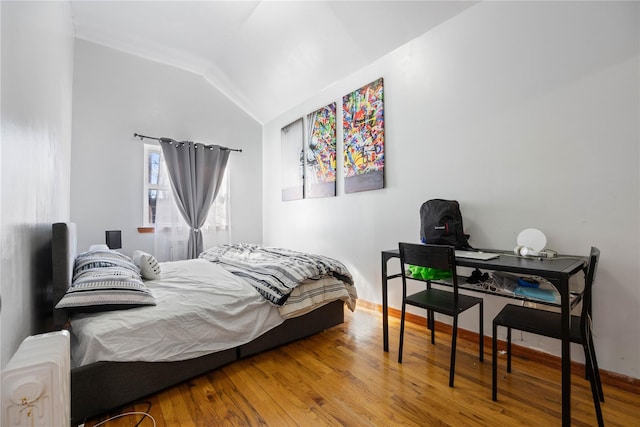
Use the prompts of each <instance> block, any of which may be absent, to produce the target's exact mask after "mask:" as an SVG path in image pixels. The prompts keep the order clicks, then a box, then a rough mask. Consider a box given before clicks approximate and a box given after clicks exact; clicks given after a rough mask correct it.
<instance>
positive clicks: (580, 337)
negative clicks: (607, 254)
mask: <svg viewBox="0 0 640 427" xmlns="http://www.w3.org/2000/svg"><path fill="white" fill-rule="evenodd" d="M599 259H600V251H599V250H598V249H597V248H594V247H592V248H591V255H590V257H589V264H588V265H587V266H586V268H585V269H586V272H585V282H584V291H583V293H582V309H581V312H580V315H579V316H576V315H572V316H571V332H570V338H571V342H573V343H577V344H581V345H582V348H583V349H584V357H585V373H586V377H587V378H588V379H589V380H590V382H591V394H592V395H593V403H594V406H595V409H596V416H597V418H598V425H603V424H604V423H603V420H602V411H601V409H600V402H601V401H602V402H604V394H603V393H602V382H601V381H600V370H599V369H598V362H597V360H596V351H595V348H594V346H593V338H592V333H591V303H592V292H591V290H592V288H593V283H594V279H595V275H596V268H597V266H598V260H599ZM551 262H553V261H551ZM561 325H562V318H561V314H560V313H557V312H552V311H549V310H542V309H537V308H531V307H523V306H517V305H513V304H507V305H505V306H504V308H503V309H502V310H501V311H500V313H498V315H497V316H496V317H495V319H493V363H492V367H493V383H492V398H493V400H497V398H498V384H497V380H498V374H497V370H498V362H497V354H498V339H497V331H498V326H504V327H505V328H507V372H509V373H511V329H516V330H519V331H524V332H529V333H533V334H537V335H542V336H546V337H550V338H556V339H561Z"/></svg>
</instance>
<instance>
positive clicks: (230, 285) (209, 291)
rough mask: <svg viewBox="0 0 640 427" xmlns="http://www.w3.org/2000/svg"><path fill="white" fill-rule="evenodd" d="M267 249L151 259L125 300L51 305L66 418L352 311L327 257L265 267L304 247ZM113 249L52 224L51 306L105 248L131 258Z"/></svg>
mask: <svg viewBox="0 0 640 427" xmlns="http://www.w3.org/2000/svg"><path fill="white" fill-rule="evenodd" d="M274 249H276V248H266V249H264V248H262V247H259V246H257V245H250V246H248V247H247V245H240V246H237V245H224V246H221V247H216V248H211V249H210V250H208V251H205V252H204V253H203V254H202V255H201V257H200V258H198V259H195V260H185V261H176V262H169V263H159V264H157V266H156V267H155V268H157V269H158V270H161V274H160V275H159V276H160V277H159V278H154V276H153V272H152V273H151V278H150V279H149V280H145V281H144V282H143V284H144V286H142V288H143V291H144V293H145V295H143V299H142V300H141V301H142V302H140V304H139V306H135V307H134V308H127V309H122V308H124V307H115V308H118V309H110V308H107V309H104V308H102V309H100V308H98V309H95V310H94V309H91V310H85V311H83V310H79V312H76V311H74V310H72V309H71V308H69V306H68V304H67V306H66V308H65V309H59V308H58V309H54V313H53V318H54V320H53V321H54V325H55V326H57V327H65V328H68V329H69V330H70V332H71V336H72V340H71V346H72V347H71V352H72V371H71V414H72V422H73V424H78V423H81V422H83V420H85V419H86V418H87V417H93V416H96V415H100V414H103V413H105V412H107V411H110V410H113V409H116V408H118V407H120V406H123V405H125V404H128V403H131V402H134V401H136V400H138V399H141V398H143V397H145V396H147V395H150V394H154V393H157V392H159V391H161V390H163V389H165V388H167V387H171V386H173V385H176V384H178V383H181V382H183V381H186V380H188V379H190V378H193V377H195V376H198V375H201V374H203V373H205V372H208V371H210V370H212V369H215V368H218V367H221V366H223V365H226V364H229V363H232V362H234V361H235V360H238V359H241V358H245V357H248V356H251V355H253V354H256V353H259V352H262V351H265V350H269V349H271V348H274V347H277V346H279V345H283V344H286V343H289V342H291V341H294V340H298V339H301V338H304V337H307V336H310V335H313V334H316V333H318V332H321V331H323V330H325V329H328V328H330V327H332V326H336V325H338V324H340V323H342V322H344V306H345V305H347V306H348V307H349V308H350V309H351V310H353V309H354V308H355V301H356V298H357V295H356V291H355V287H354V286H353V281H352V280H351V275H350V274H349V273H348V271H347V270H346V268H344V266H343V265H342V264H341V263H339V262H337V261H335V260H333V259H331V258H326V257H323V258H322V261H321V262H320V263H319V264H320V266H321V267H322V268H321V270H322V272H323V273H327V272H328V270H327V271H325V268H326V267H327V265H328V264H330V265H333V264H334V263H335V265H337V267H338V271H336V270H333V273H329V274H322V275H321V277H320V276H319V275H318V274H317V271H316V277H312V278H308V274H306V272H305V271H303V270H305V268H306V267H304V268H302V267H300V268H298V267H295V268H293V269H292V268H290V267H287V268H286V269H282V266H281V265H278V270H277V272H274V270H270V268H272V267H270V258H272V257H275V256H277V257H278V258H279V257H280V256H284V257H285V259H287V260H288V259H289V258H291V259H294V260H295V261H296V262H298V261H300V259H303V260H304V258H306V257H307V256H313V255H308V254H302V253H299V252H294V251H288V250H284V249H277V250H276V253H274V251H273V250H274ZM263 250H264V251H265V252H264V253H263V252H261V251H263ZM113 252H115V251H110V252H108V253H107V252H100V250H96V251H89V252H83V253H81V254H79V253H78V250H77V243H76V227H75V224H73V223H56V224H53V229H52V262H53V289H52V299H53V303H54V305H57V306H58V307H60V306H61V305H64V304H63V303H64V302H65V301H67V302H68V301H69V300H70V297H69V295H70V294H72V296H74V294H73V292H71V291H72V290H73V289H76V288H78V287H80V286H81V285H80V284H81V283H82V274H84V272H83V271H80V270H81V269H80V268H78V266H81V265H83V262H84V263H88V264H91V265H95V264H96V261H95V260H96V258H95V257H98V258H97V259H99V260H103V259H105V258H102V257H104V256H109V257H116V258H117V257H122V258H123V260H122V261H118V262H122V263H124V264H127V263H129V261H133V259H129V260H126V259H124V258H127V257H124V256H123V255H122V256H121V255H120V254H114V253H113ZM151 258H152V257H151ZM87 259H88V260H89V261H87ZM110 259H111V258H107V260H110ZM118 259H120V258H118ZM325 260H326V261H325ZM100 262H102V261H100ZM287 262H288V261H287ZM296 265H297V264H296ZM300 265H301V264H300ZM125 266H126V265H125ZM136 266H137V267H140V265H139V264H138V260H136ZM145 267H148V266H145V265H142V268H141V269H140V270H139V271H142V272H143V273H142V275H143V276H144V271H145V270H144V268H145ZM249 267H251V268H252V269H253V270H251V271H249V270H247V268H249ZM314 268H315V267H314ZM340 268H344V270H340ZM74 270H75V277H74ZM101 271H102V270H101ZM314 271H315V270H314ZM118 274H120V273H118ZM310 274H312V273H310ZM312 275H313V274H312ZM118 277H120V276H118ZM274 278H275V281H276V282H277V283H276V285H277V286H275V285H274V284H273V283H271V282H270V280H273V279H274ZM295 281H298V282H297V283H296V284H293V285H292V284H291V283H293V282H295ZM289 282H290V283H289ZM282 283H285V284H286V286H285V287H284V288H282V286H281V285H282ZM136 286H138V285H136ZM70 287H71V289H70ZM276 288H277V289H276ZM136 291H137V289H136ZM136 295H137V293H136ZM150 298H151V299H150ZM136 301H137V300H136ZM185 308H186V310H185ZM70 313H71V314H70Z"/></svg>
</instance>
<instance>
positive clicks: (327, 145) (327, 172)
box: [304, 102, 336, 198]
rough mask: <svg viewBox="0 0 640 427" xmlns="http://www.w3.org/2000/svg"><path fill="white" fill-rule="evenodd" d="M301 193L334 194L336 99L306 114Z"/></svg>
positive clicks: (329, 195)
mask: <svg viewBox="0 0 640 427" xmlns="http://www.w3.org/2000/svg"><path fill="white" fill-rule="evenodd" d="M306 149H307V150H306V161H305V166H306V170H305V180H304V182H305V191H304V197H308V198H313V197H332V196H335V195H336V103H335V102H333V103H331V104H329V105H327V106H325V107H322V108H320V109H319V110H316V111H314V112H313V113H311V114H308V115H307V146H306Z"/></svg>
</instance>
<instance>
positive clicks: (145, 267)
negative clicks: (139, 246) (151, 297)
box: [133, 251, 161, 280]
mask: <svg viewBox="0 0 640 427" xmlns="http://www.w3.org/2000/svg"><path fill="white" fill-rule="evenodd" d="M133 262H134V263H135V264H136V265H137V266H138V268H139V269H140V274H141V275H142V278H143V279H147V280H153V279H159V278H160V276H161V271H160V264H158V260H157V259H156V257H154V256H153V255H151V254H148V253H146V252H143V251H135V252H134V253H133Z"/></svg>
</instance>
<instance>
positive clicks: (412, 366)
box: [86, 307, 640, 427]
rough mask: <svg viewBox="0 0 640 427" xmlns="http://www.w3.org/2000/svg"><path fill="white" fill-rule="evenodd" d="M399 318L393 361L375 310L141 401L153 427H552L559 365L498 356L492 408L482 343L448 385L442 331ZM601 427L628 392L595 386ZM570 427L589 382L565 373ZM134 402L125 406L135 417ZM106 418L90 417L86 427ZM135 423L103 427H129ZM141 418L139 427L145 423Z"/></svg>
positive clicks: (584, 420) (625, 416)
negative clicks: (601, 398)
mask: <svg viewBox="0 0 640 427" xmlns="http://www.w3.org/2000/svg"><path fill="white" fill-rule="evenodd" d="M419 321H420V323H421V324H414V323H407V324H406V332H405V348H404V357H403V363H401V364H399V363H398V362H397V356H398V349H397V343H398V333H399V321H398V320H397V319H393V318H392V319H390V322H389V325H390V336H389V338H390V347H391V349H390V350H391V351H390V352H388V353H385V352H383V351H382V327H381V325H382V319H381V315H380V313H378V312H376V311H375V310H370V309H367V308H363V307H359V308H358V309H357V310H356V312H355V313H351V312H349V311H346V312H345V323H344V324H342V325H340V326H336V327H334V328H331V329H330V330H328V331H325V332H323V333H320V334H317V335H315V336H312V337H309V338H307V339H304V340H301V341H297V342H294V343H291V344H289V345H286V346H283V347H280V348H278V349H274V350H271V351H268V352H264V353H261V354H257V355H255V356H252V357H249V358H247V359H244V360H240V361H237V362H235V363H232V364H230V365H228V366H225V367H222V368H220V369H217V370H215V371H212V372H209V373H207V374H205V375H202V376H200V377H198V378H195V379H193V380H191V381H188V382H186V383H183V384H180V385H178V386H176V387H173V388H171V389H168V390H165V391H163V392H161V393H158V394H156V395H154V396H150V397H149V398H148V399H146V400H148V401H150V402H151V403H152V407H151V409H150V411H149V413H150V414H151V415H152V416H153V417H154V418H155V420H156V422H157V425H158V426H159V427H162V426H190V425H192V426H199V427H200V426H219V425H220V426H278V427H279V426H309V425H313V426H335V425H344V426H380V425H406V426H424V425H435V426H459V425H467V426H485V425H524V426H539V425H549V426H552V425H559V424H560V422H561V390H560V389H561V387H560V369H559V365H558V364H557V363H556V362H551V363H550V362H548V361H546V362H545V361H544V360H541V359H540V358H539V357H530V351H529V352H527V351H522V352H521V351H520V349H518V348H515V349H514V355H513V364H512V373H511V374H507V372H506V356H505V355H503V354H500V355H499V363H498V369H499V370H500V371H499V378H498V401H497V402H493V401H492V400H491V353H490V352H491V346H490V345H489V346H487V345H485V355H484V358H485V362H484V363H481V362H480V361H479V360H478V350H477V346H478V344H477V339H475V338H474V337H473V334H462V335H463V336H464V337H465V338H468V339H459V340H458V354H457V360H456V378H455V387H454V388H450V387H449V386H448V378H449V356H450V353H449V351H450V346H451V343H450V340H451V336H450V334H449V333H448V332H447V330H446V328H442V329H443V330H440V329H439V326H438V327H437V328H436V343H435V345H432V344H431V342H430V338H429V332H428V331H427V329H426V327H425V325H424V322H422V321H421V320H419ZM604 393H605V398H606V402H605V403H603V404H602V411H603V416H604V420H605V423H606V424H607V425H613V426H616V425H619V426H627V425H633V424H635V423H636V422H637V419H638V415H639V411H638V409H637V402H638V398H639V397H640V396H639V395H638V394H637V393H634V392H633V391H629V390H627V389H625V388H620V387H616V386H613V385H610V384H608V383H605V384H604ZM571 397H572V412H571V414H572V424H573V425H575V426H592V425H595V424H596V418H595V411H594V408H593V402H592V400H591V390H590V386H589V382H588V381H586V380H585V379H584V372H583V371H582V370H581V369H575V370H574V372H573V374H572V396H571ZM147 406H148V405H146V404H144V403H142V402H140V403H137V404H135V405H131V406H130V407H128V408H122V411H123V412H124V411H125V410H132V409H135V410H139V411H142V410H146V408H147ZM109 415H114V414H105V416H103V417H100V418H96V419H95V420H90V421H89V422H87V423H86V427H92V426H94V425H95V424H96V423H97V422H99V421H102V420H104V419H106V418H108V416H109ZM139 420H140V416H137V417H133V416H132V417H123V418H119V419H117V420H114V421H111V422H109V423H108V424H107V426H108V427H124V426H127V427H128V426H131V427H133V426H135V425H136V423H137V422H138V421H139ZM151 425H152V423H151V421H150V420H144V421H142V422H141V423H140V427H145V426H151Z"/></svg>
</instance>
